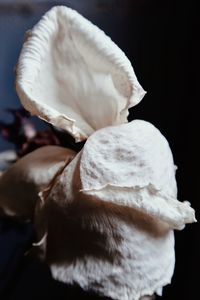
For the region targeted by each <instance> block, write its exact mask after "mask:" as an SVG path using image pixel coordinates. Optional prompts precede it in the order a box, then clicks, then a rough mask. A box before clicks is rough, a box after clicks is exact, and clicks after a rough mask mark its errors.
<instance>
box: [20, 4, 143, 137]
mask: <svg viewBox="0 0 200 300" xmlns="http://www.w3.org/2000/svg"><path fill="white" fill-rule="evenodd" d="M16 88H17V92H18V95H19V97H20V99H21V102H22V104H23V105H24V107H25V108H26V109H27V110H29V111H30V112H31V113H32V114H34V115H38V116H39V117H40V118H42V119H44V120H46V121H48V122H50V123H52V124H53V125H55V126H57V127H59V128H62V129H65V130H67V131H68V132H69V133H70V134H71V135H72V136H74V137H75V139H76V141H80V140H84V139H86V138H87V137H88V136H89V135H90V134H92V133H93V132H94V131H95V130H97V129H99V128H102V127H106V126H108V125H115V124H120V123H124V122H127V115H128V108H129V107H132V106H134V105H136V104H137V103H138V102H139V101H140V100H141V99H142V97H143V96H144V94H145V92H144V90H143V89H142V87H141V86H140V84H139V83H138V81H137V78H136V76H135V73H134V70H133V68H132V66H131V63H130V61H129V60H128V58H127V57H126V56H125V54H124V53H123V52H122V51H121V49H119V48H118V46H116V45H115V44H114V43H113V42H112V41H111V39H110V38H109V37H108V36H106V35H105V34H104V32H103V31H101V30H100V29H99V28H98V27H96V26H95V25H93V24H92V23H91V22H90V21H88V20H86V19H85V18H84V17H82V16H81V15H79V14H78V13H77V12H76V11H74V10H72V9H70V8H67V7H64V6H58V7H54V8H52V9H51V10H50V11H49V12H47V13H46V14H45V15H44V16H43V18H42V19H41V20H40V22H39V23H38V24H37V25H36V26H35V27H34V28H33V29H32V31H30V32H28V34H27V39H26V41H25V43H24V45H23V49H22V52H21V55H20V58H19V62H18V65H17V79H16Z"/></svg>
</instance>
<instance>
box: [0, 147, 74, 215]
mask: <svg viewBox="0 0 200 300" xmlns="http://www.w3.org/2000/svg"><path fill="white" fill-rule="evenodd" d="M74 156H75V152H74V151H72V150H70V149H65V148H62V147H58V146H45V147H41V148H39V149H37V150H35V151H33V152H31V153H30V154H27V155H26V156H24V157H23V158H21V159H19V160H18V161H17V162H16V163H15V164H13V165H12V166H11V167H10V168H9V169H8V170H7V171H6V172H4V173H3V174H2V176H1V177H0V212H1V214H3V215H7V216H12V217H16V218H23V219H27V220H30V219H31V218H32V217H33V215H34V209H35V205H36V202H37V200H38V199H39V196H38V193H39V192H40V191H42V190H43V189H45V188H47V187H48V185H49V184H50V183H51V182H52V180H53V179H54V178H55V177H56V176H57V175H58V174H59V172H61V171H62V170H63V168H64V167H65V166H66V165H67V164H68V163H69V162H70V161H71V160H72V158H73V157H74Z"/></svg>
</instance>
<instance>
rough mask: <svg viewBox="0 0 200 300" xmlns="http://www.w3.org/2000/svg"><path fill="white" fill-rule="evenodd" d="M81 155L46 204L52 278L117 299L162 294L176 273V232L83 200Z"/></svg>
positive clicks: (105, 204)
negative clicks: (80, 171)
mask: <svg viewBox="0 0 200 300" xmlns="http://www.w3.org/2000/svg"><path fill="white" fill-rule="evenodd" d="M81 155H82V152H80V153H79V154H78V155H77V156H76V158H75V159H74V160H73V161H72V162H71V163H70V164H69V165H68V166H67V167H66V168H65V169H64V171H63V172H62V174H61V175H60V176H59V177H57V180H56V182H55V185H54V186H52V187H51V190H50V192H49V193H48V196H47V198H46V199H43V203H44V206H43V207H42V208H41V214H42V218H44V220H45V218H46V220H48V222H46V224H48V225H47V228H46V231H47V241H46V254H45V255H46V259H47V261H48V263H49V264H50V266H51V271H52V275H53V277H54V278H55V279H57V280H60V281H62V282H65V283H70V284H78V285H80V286H81V287H82V288H83V289H84V290H93V291H95V292H97V293H99V294H102V295H104V296H109V297H112V298H113V299H117V300H138V299H140V297H142V296H145V295H152V294H153V293H154V292H158V293H160V292H161V290H162V287H163V286H164V285H166V284H168V283H170V281H171V277H172V274H173V270H174V236H173V231H172V230H169V227H167V226H165V225H164V224H163V223H162V222H161V223H160V222H159V221H158V220H156V222H155V221H154V220H152V219H151V218H149V217H148V215H147V216H144V215H142V214H140V213H139V212H137V211H134V210H132V209H130V208H127V207H125V208H123V207H121V208H119V207H118V206H113V205H112V204H111V203H110V202H102V201H98V200H95V199H93V198H89V197H88V196H84V194H83V193H82V192H80V189H81V182H80V173H79V170H80V159H81ZM111 197H112V195H111ZM44 200H45V201H44ZM111 200H112V199H111ZM150 200H151V199H149V201H150ZM37 217H39V218H41V216H39V213H38V214H37ZM44 223H45V222H44ZM58 232H59V235H58V234H57V233H58Z"/></svg>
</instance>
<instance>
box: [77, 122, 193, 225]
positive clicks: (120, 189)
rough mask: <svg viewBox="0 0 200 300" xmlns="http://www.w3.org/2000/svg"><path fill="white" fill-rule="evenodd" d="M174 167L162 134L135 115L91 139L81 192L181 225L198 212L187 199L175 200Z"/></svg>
mask: <svg viewBox="0 0 200 300" xmlns="http://www.w3.org/2000/svg"><path fill="white" fill-rule="evenodd" d="M175 170H176V167H175V166H174V162H173V157H172V153H171V150H170V148H169V145H168V142H167V140H166V139H165V138H164V136H162V134H161V133H160V131H159V130H158V129H156V128H155V127H154V126H153V125H152V124H150V123H148V122H145V121H142V120H135V121H132V122H130V123H128V124H122V125H119V126H113V127H109V128H104V129H101V130H99V131H97V132H95V133H94V134H93V135H92V136H91V137H90V138H89V139H88V140H87V142H86V144H85V146H84V149H83V153H82V156H81V161H80V180H81V185H82V192H83V193H84V194H86V195H88V196H89V195H90V196H93V197H95V198H98V199H101V200H103V201H109V202H114V203H118V204H120V205H126V206H129V207H132V208H134V209H137V210H139V211H141V212H144V213H146V214H147V215H149V216H151V217H153V218H156V219H160V220H161V221H164V222H166V223H168V225H169V226H170V227H171V228H173V229H182V228H183V227H184V225H185V223H192V222H194V221H195V217H194V210H193V209H192V208H191V207H190V205H189V202H187V201H186V202H179V201H177V200H176V197H177V187H176V180H175Z"/></svg>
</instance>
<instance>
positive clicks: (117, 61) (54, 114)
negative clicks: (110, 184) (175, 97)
mask: <svg viewBox="0 0 200 300" xmlns="http://www.w3.org/2000/svg"><path fill="white" fill-rule="evenodd" d="M61 10H62V13H63V14H65V15H66V16H67V17H68V21H69V22H70V21H71V20H73V21H74V22H75V23H76V26H77V28H78V30H79V31H80V33H81V34H82V35H85V39H86V40H87V42H90V43H91V44H92V46H93V47H96V51H97V52H101V53H103V54H102V55H104V56H105V57H106V59H108V60H109V61H110V62H111V63H112V64H113V65H115V67H116V69H118V71H120V72H123V74H124V75H126V77H127V81H128V82H129V84H130V87H131V90H132V91H131V94H130V96H129V99H128V101H127V105H126V107H125V108H124V109H123V111H121V115H124V112H125V111H126V110H127V109H128V108H130V107H132V106H134V105H136V104H138V103H139V102H140V101H141V100H142V98H143V97H144V95H145V94H146V91H144V90H143V88H142V87H141V85H140V84H139V82H138V80H137V77H136V75H135V73H134V70H133V68H132V66H131V63H130V61H129V60H128V58H127V57H126V55H125V54H124V52H123V51H122V50H121V49H120V48H119V47H118V46H117V45H116V44H115V43H114V42H113V41H112V40H111V39H110V38H109V37H108V36H106V35H105V33H104V32H103V31H102V30H100V29H99V28H98V27H97V26H95V25H93V24H92V23H91V22H90V21H89V20H87V19H85V18H84V17H83V16H81V15H80V14H79V13H77V12H76V11H75V10H73V9H71V8H68V7H66V6H55V7H53V8H52V9H51V10H50V11H48V12H47V13H46V14H45V15H44V16H43V17H42V19H41V20H40V21H39V22H38V23H37V24H36V25H35V26H34V28H33V30H32V31H29V33H28V36H27V40H26V41H25V43H24V46H23V48H22V51H21V54H20V57H19V62H18V65H17V78H16V90H17V93H18V95H19V98H20V100H21V103H22V104H23V106H24V107H25V108H26V109H27V110H28V111H29V112H30V113H31V114H32V115H37V116H38V117H39V118H40V119H43V120H45V121H47V122H49V123H51V124H53V125H54V126H56V127H58V128H62V129H64V130H66V131H67V132H68V133H69V134H71V135H72V136H74V138H75V140H76V142H80V141H82V140H85V139H87V136H86V135H85V133H84V132H82V130H81V128H78V127H77V126H76V125H75V123H76V121H75V120H74V119H71V118H68V117H67V116H65V115H63V114H61V113H59V112H58V111H56V110H55V109H54V108H52V107H49V106H47V105H45V104H44V103H43V104H42V105H41V104H40V103H39V102H38V101H37V100H36V99H32V98H31V97H30V96H29V93H28V90H27V84H30V82H31V81H32V80H34V78H36V77H37V73H38V69H37V67H36V66H35V67H34V69H33V68H32V70H31V72H30V70H29V68H30V61H31V62H32V64H33V61H35V63H36V64H38V62H40V61H41V59H42V57H43V56H44V50H43V49H44V45H46V41H47V36H48V35H49V34H51V30H52V24H51V23H52V19H51V18H52V15H53V17H54V18H55V15H56V14H57V12H60V11H61ZM48 22H49V27H48V26H47V28H46V25H47V23H48ZM37 31H39V36H38V33H37ZM34 43H37V47H33V49H32V48H31V45H34ZM27 48H28V50H30V51H27ZM29 48H30V49H29ZM31 49H32V50H31ZM113 49H114V50H113ZM33 57H34V59H33ZM35 63H34V64H33V65H35Z"/></svg>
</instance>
